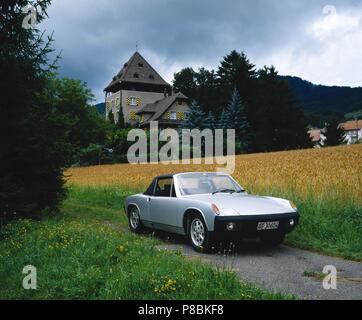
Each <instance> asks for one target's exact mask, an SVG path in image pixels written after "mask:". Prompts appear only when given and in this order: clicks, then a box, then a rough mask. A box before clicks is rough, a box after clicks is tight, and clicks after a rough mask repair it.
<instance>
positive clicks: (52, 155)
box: [0, 0, 72, 216]
mask: <svg viewBox="0 0 362 320" xmlns="http://www.w3.org/2000/svg"><path fill="white" fill-rule="evenodd" d="M27 5H28V1H26V0H19V1H10V0H6V1H2V3H1V8H0V16H1V19H0V43H1V45H0V78H1V79H3V80H4V79H6V80H5V81H3V82H2V85H1V86H0V95H1V99H0V104H1V105H0V149H1V153H0V163H1V166H0V214H1V215H3V214H4V215H9V214H12V213H14V212H16V213H17V215H20V214H22V215H29V216H34V215H35V214H39V213H40V212H41V210H42V209H44V208H56V206H57V205H58V204H59V201H60V200H61V199H62V198H63V197H64V195H65V188H64V178H63V169H64V167H65V166H66V165H67V164H68V163H69V161H70V158H71V156H72V154H71V151H72V146H71V144H70V142H69V129H70V125H71V123H70V122H69V117H67V116H66V115H64V114H62V113H61V112H60V111H59V110H58V109H57V106H56V104H55V103H54V101H53V100H51V99H49V98H50V97H51V93H50V92H49V90H48V88H47V83H48V81H49V74H50V71H52V70H54V68H53V67H54V65H53V64H52V63H50V62H49V60H48V55H49V53H50V52H51V51H52V49H51V42H52V39H51V38H50V39H48V40H49V41H47V42H44V41H43V38H42V36H41V34H40V33H39V31H38V30H37V29H28V28H24V27H23V21H24V20H25V19H26V15H27V14H24V13H22V11H21V8H23V7H25V6H27ZM49 5H50V1H49V0H43V1H41V2H39V3H38V6H37V22H41V21H43V20H44V18H45V17H46V10H47V8H48V6H49ZM25 21H26V20H25Z"/></svg>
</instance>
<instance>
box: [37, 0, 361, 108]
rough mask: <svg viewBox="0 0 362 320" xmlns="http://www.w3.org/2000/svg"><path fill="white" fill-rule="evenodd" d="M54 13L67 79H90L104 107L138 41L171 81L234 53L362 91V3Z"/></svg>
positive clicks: (210, 0) (208, 0) (268, 1)
mask: <svg viewBox="0 0 362 320" xmlns="http://www.w3.org/2000/svg"><path fill="white" fill-rule="evenodd" d="M48 13H49V19H48V20H47V21H46V22H45V23H43V24H42V25H41V29H46V30H47V32H51V31H54V37H55V49H56V50H58V51H59V50H62V60H61V61H60V67H61V68H60V74H61V76H68V77H72V78H77V79H82V80H84V81H86V82H87V83H88V85H89V86H90V87H91V88H92V89H93V91H94V93H95V95H96V98H97V101H98V102H102V100H103V99H104V96H103V92H102V91H103V88H104V87H105V86H106V85H107V84H108V82H109V81H110V80H111V78H112V77H113V75H114V74H115V73H117V72H118V71H119V69H120V68H121V66H122V65H123V63H125V62H126V61H127V60H128V59H129V57H130V56H131V55H132V53H133V52H134V51H135V49H136V42H137V41H138V43H139V51H140V53H141V54H142V55H143V56H144V57H145V58H146V59H147V60H148V61H149V62H150V63H151V64H152V65H153V66H154V67H155V68H156V70H158V71H159V73H160V74H161V75H162V76H163V77H164V78H165V79H166V80H167V81H171V80H172V78H173V74H174V72H177V71H179V70H180V69H181V68H183V67H187V66H192V67H194V68H198V67H200V66H204V67H206V68H217V66H218V64H219V62H220V60H221V59H222V57H223V56H224V55H225V54H227V53H228V52H229V51H231V50H232V49H236V50H238V51H244V52H245V53H246V54H247V55H248V57H249V58H250V60H251V61H252V62H253V63H254V64H255V65H256V66H257V67H262V66H264V65H272V64H273V65H275V66H276V68H277V69H278V70H279V72H280V74H288V75H294V76H299V77H302V78H304V79H306V80H309V81H311V82H314V83H316V84H325V85H347V86H362V62H361V52H362V1H361V0H334V1H332V0H331V1H329V0H325V1H322V0H313V1H312V0H253V1H250V0H97V1H95V0H53V3H52V6H51V7H50V8H49V11H48Z"/></svg>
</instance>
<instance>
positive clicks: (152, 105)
mask: <svg viewBox="0 0 362 320" xmlns="http://www.w3.org/2000/svg"><path fill="white" fill-rule="evenodd" d="M104 92H105V102H106V112H105V113H106V118H107V119H108V118H109V115H110V113H112V114H113V116H114V119H115V121H116V122H117V121H118V119H119V114H120V112H123V117H124V120H125V123H128V124H131V125H132V126H134V127H138V126H141V127H145V126H147V125H149V123H150V121H158V122H159V127H161V128H165V127H178V126H180V125H181V124H182V122H183V121H184V120H185V119H186V117H187V115H188V111H189V99H188V98H187V97H186V96H185V95H183V94H182V93H171V86H170V85H169V84H168V83H167V82H166V81H165V80H164V79H163V78H162V77H161V76H160V75H159V74H158V73H157V71H156V70H155V69H154V68H153V67H152V66H151V65H150V64H149V63H148V62H147V61H146V59H145V58H143V57H142V55H141V54H140V53H139V52H135V53H134V54H133V55H132V57H131V58H130V59H129V61H128V62H127V63H125V64H124V65H123V67H122V69H121V70H120V71H119V72H118V73H117V74H116V75H115V76H114V77H113V78H112V80H111V82H110V83H109V84H108V86H107V87H106V88H105V89H104Z"/></svg>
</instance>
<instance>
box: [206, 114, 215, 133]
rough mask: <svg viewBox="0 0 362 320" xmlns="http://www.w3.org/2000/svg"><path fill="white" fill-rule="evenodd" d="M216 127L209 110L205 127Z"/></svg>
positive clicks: (212, 128)
mask: <svg viewBox="0 0 362 320" xmlns="http://www.w3.org/2000/svg"><path fill="white" fill-rule="evenodd" d="M215 127H216V123H215V117H214V115H213V114H212V112H211V111H209V113H208V115H207V117H206V119H205V129H211V130H214V129H215Z"/></svg>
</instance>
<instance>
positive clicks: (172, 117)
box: [170, 111, 177, 120]
mask: <svg viewBox="0 0 362 320" xmlns="http://www.w3.org/2000/svg"><path fill="white" fill-rule="evenodd" d="M170 119H171V120H177V112H174V111H172V112H170Z"/></svg>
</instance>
